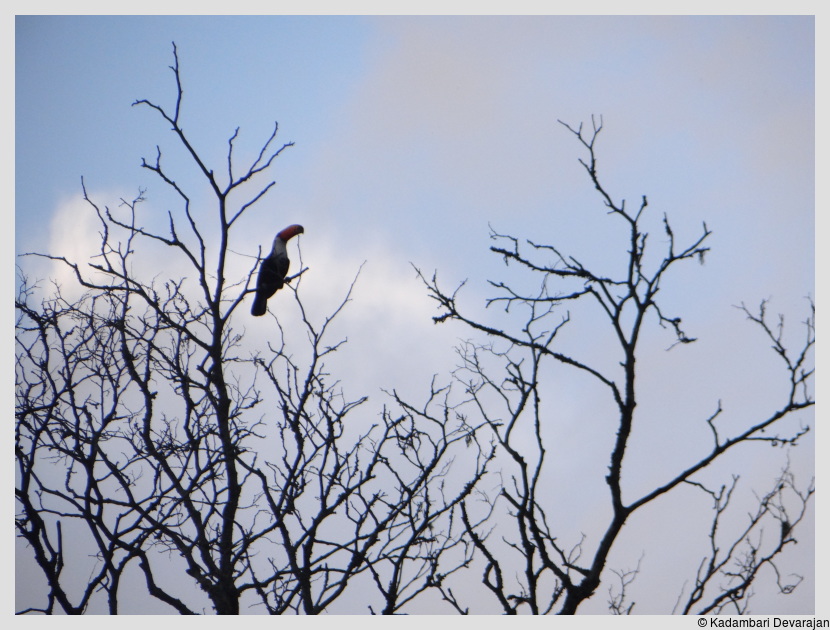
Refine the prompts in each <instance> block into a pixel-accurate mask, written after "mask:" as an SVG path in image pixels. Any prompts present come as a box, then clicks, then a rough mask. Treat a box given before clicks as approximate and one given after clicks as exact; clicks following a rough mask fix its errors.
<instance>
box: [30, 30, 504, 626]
mask: <svg viewBox="0 0 830 630" xmlns="http://www.w3.org/2000/svg"><path fill="white" fill-rule="evenodd" d="M173 52H174V59H175V63H174V65H173V66H171V69H172V71H173V74H174V76H175V80H176V99H175V104H174V106H173V108H172V111H171V110H168V109H166V108H165V107H162V106H160V105H157V104H155V103H152V102H150V101H148V100H139V101H136V102H135V103H134V105H136V106H139V107H146V108H149V109H150V110H152V111H153V112H155V113H156V114H158V115H159V116H161V118H162V119H163V120H164V121H165V122H166V123H167V124H168V125H169V126H170V128H171V129H172V131H173V134H174V135H175V138H176V140H177V143H178V144H179V145H180V147H182V148H183V149H184V151H185V154H186V156H188V159H189V161H190V164H191V165H195V167H196V169H197V172H198V173H199V174H200V177H201V181H202V185H201V187H199V186H197V185H195V184H184V183H182V181H181V180H179V179H178V178H177V176H176V175H175V174H174V173H173V172H171V170H169V168H168V166H167V164H166V162H165V161H164V160H163V157H164V155H163V153H162V151H161V149H160V148H158V149H157V152H156V157H155V159H154V160H151V161H147V160H144V161H143V162H142V166H143V167H144V168H145V169H147V170H149V171H150V172H152V173H153V174H154V175H155V176H157V178H158V179H159V180H160V181H161V182H162V183H163V185H164V186H166V187H167V189H168V190H170V191H172V192H173V194H174V196H175V198H177V199H178V201H179V208H178V209H176V210H175V211H170V212H169V213H168V217H167V224H168V228H167V231H166V232H164V231H159V230H156V229H154V228H153V227H148V226H147V223H148V222H149V223H151V224H152V223H153V222H154V221H153V220H154V217H151V216H150V217H148V216H147V215H146V214H142V212H141V209H142V206H141V202H142V201H144V191H141V192H140V193H139V194H138V196H137V197H136V198H135V199H133V200H132V201H124V200H122V203H121V205H120V206H119V207H118V208H115V209H112V210H111V209H110V208H108V207H106V206H103V207H102V206H100V205H99V204H97V203H96V202H94V201H93V200H92V199H91V198H90V197H89V196H88V194H87V191H86V188H85V187H84V190H83V192H84V198H85V200H86V201H87V202H88V207H89V208H90V209H91V210H92V211H94V212H95V213H96V215H97V217H98V220H99V225H100V236H101V241H100V250H99V252H98V254H97V255H96V256H95V257H94V259H93V262H91V263H89V264H88V265H83V264H81V263H78V262H76V261H71V260H67V259H66V258H64V257H61V256H59V255H56V254H40V256H43V257H45V258H47V259H51V260H52V261H56V262H58V263H59V264H61V265H64V266H65V267H66V268H67V269H69V270H71V272H72V273H73V275H74V277H75V279H76V280H77V282H78V284H79V286H80V287H81V288H82V289H83V291H84V293H83V295H82V296H81V297H80V298H77V299H75V298H72V299H70V298H64V296H63V294H64V291H63V287H61V286H58V285H54V286H53V287H52V289H51V291H50V292H48V293H47V295H46V297H45V298H40V297H38V296H39V295H41V294H42V293H43V291H42V290H41V288H40V287H38V286H37V285H35V284H32V283H30V282H29V280H28V279H27V277H26V275H25V274H24V273H23V272H22V271H21V278H20V281H19V291H18V298H17V300H16V303H15V306H16V309H17V335H16V338H17V349H16V374H15V376H16V433H15V453H16V462H17V464H16V476H17V479H16V489H15V496H16V502H17V509H16V529H17V534H18V536H19V537H21V538H22V539H24V540H25V541H26V543H27V545H28V547H29V549H30V550H31V552H32V554H33V557H34V560H35V562H36V563H37V566H38V567H39V568H40V570H41V571H42V573H43V575H44V577H45V579H46V592H45V594H44V600H43V604H42V605H40V606H35V607H30V608H28V609H26V610H23V611H21V612H24V613H31V612H40V613H53V612H58V611H62V612H65V613H71V614H78V613H84V612H87V611H89V610H90V609H91V607H95V606H97V607H98V609H100V606H101V605H102V604H103V605H104V606H105V607H106V610H108V611H109V612H110V613H113V614H114V613H118V612H119V611H121V610H123V606H124V602H125V598H126V597H128V596H129V597H130V599H131V601H133V602H134V601H135V600H136V598H137V597H140V595H136V592H135V588H136V581H137V579H138V580H142V581H143V584H144V586H145V589H146V594H147V595H149V596H150V597H152V598H155V599H156V600H158V601H159V602H162V603H163V604H165V605H167V606H168V607H169V609H170V610H171V611H175V612H178V613H182V614H192V613H196V612H200V611H202V610H213V611H215V612H216V613H220V614H237V613H239V612H241V611H242V610H244V609H245V608H247V607H251V606H259V607H261V608H263V609H264V610H266V611H267V612H269V613H284V612H299V613H307V614H315V613H320V612H322V611H324V610H327V609H329V608H330V607H331V606H332V605H333V604H334V602H336V601H337V600H338V599H340V598H342V596H343V594H344V593H346V592H348V588H349V587H350V586H351V587H353V589H355V590H356V591H358V592H361V593H362V595H363V596H362V597H361V598H359V599H356V600H355V601H359V602H360V604H361V606H363V607H364V609H367V610H368V606H370V605H371V604H372V602H375V605H377V606H379V607H380V608H381V611H382V612H384V613H393V612H396V611H398V610H399V609H401V607H403V606H405V605H406V604H407V603H409V602H410V601H412V600H413V598H415V597H417V596H418V595H419V594H420V593H422V592H424V591H425V590H429V589H431V588H432V586H433V584H435V583H440V582H441V581H442V580H443V578H444V576H445V575H447V574H450V573H453V572H454V571H457V570H459V569H460V568H463V567H464V566H466V565H467V564H468V563H469V561H470V550H469V549H468V548H466V547H464V546H463V540H462V538H461V537H460V535H459V534H460V528H459V526H458V525H456V524H455V519H454V510H455V508H456V506H457V505H458V504H459V502H460V501H462V500H463V499H464V498H465V497H467V496H469V494H470V492H471V491H472V489H473V487H474V485H475V483H476V481H477V480H478V479H479V478H480V477H481V476H482V475H483V474H484V473H485V472H486V465H487V462H488V460H489V458H490V457H491V449H490V448H489V447H488V446H487V445H483V444H480V443H479V440H478V436H477V433H476V429H477V428H476V427H474V426H471V425H469V424H468V423H466V422H465V421H464V420H463V418H460V417H456V416H454V415H452V414H451V413H449V411H448V410H447V408H446V407H442V409H443V411H445V412H446V414H445V415H444V416H442V417H441V418H436V417H434V416H432V415H429V413H426V412H424V411H422V412H419V411H417V410H415V409H414V408H408V407H407V408H400V407H399V406H397V405H395V404H394V403H393V404H391V405H390V406H389V407H388V408H387V409H384V410H381V411H379V412H376V413H375V414H371V413H370V412H368V411H366V405H365V403H366V401H367V397H366V396H358V397H349V396H347V394H346V393H345V392H344V391H343V386H341V385H340V382H339V381H338V379H337V378H336V377H333V376H332V375H331V374H329V372H328V369H327V367H326V361H327V359H328V358H329V357H330V356H331V355H332V354H333V353H336V352H342V351H344V344H345V341H344V340H331V339H330V336H331V333H330V324H331V322H332V321H333V320H334V319H335V318H337V317H339V316H341V314H342V312H343V310H344V308H345V307H346V305H347V303H348V302H349V300H350V295H351V288H349V289H348V290H347V291H345V292H344V295H343V297H342V300H341V301H340V302H339V303H337V304H335V305H333V310H332V312H331V314H330V315H328V316H326V317H321V316H320V315H319V314H312V313H308V312H307V311H306V308H305V306H304V302H303V298H302V293H303V291H302V283H303V278H305V277H306V276H305V274H306V272H309V275H310V276H311V277H313V270H311V269H309V268H301V269H300V271H299V272H298V273H297V274H295V275H294V276H293V277H291V278H289V279H288V280H289V281H290V284H289V285H287V286H288V288H287V290H284V292H283V294H281V295H280V300H281V308H285V309H287V308H289V306H290V305H292V304H293V308H294V309H295V313H298V316H297V317H296V321H297V324H296V325H297V326H298V327H299V328H300V330H292V331H290V334H287V333H286V331H284V330H283V324H282V321H281V319H278V318H277V317H276V316H272V318H271V323H270V332H269V333H268V334H269V336H268V337H267V338H266V339H263V340H261V343H259V344H258V346H257V349H255V350H254V349H251V348H246V344H245V340H244V337H243V334H242V333H241V332H239V328H238V325H237V326H236V327H235V326H234V323H236V322H237V320H238V318H240V317H246V316H247V312H246V310H245V309H242V310H240V306H241V305H242V303H243V300H244V299H245V297H246V296H247V295H248V294H249V293H251V292H252V291H253V289H252V288H251V287H252V277H253V274H254V270H255V269H256V267H257V264H258V262H259V259H258V258H257V259H254V257H252V259H251V261H252V262H251V264H250V266H248V267H247V271H245V272H243V273H242V274H241V275H240V274H237V272H236V271H234V267H233V265H231V264H230V262H229V260H230V256H231V254H233V253H234V252H235V251H239V250H240V249H241V248H240V247H238V244H239V241H238V237H236V234H237V232H238V225H239V220H240V218H241V217H242V216H243V215H245V214H248V213H251V212H253V211H254V210H255V208H257V207H258V206H257V204H260V203H261V202H262V201H263V199H264V198H265V197H266V195H267V193H268V191H269V190H270V189H271V188H272V187H273V186H274V181H273V180H272V181H270V182H267V183H265V184H264V185H259V186H257V185H256V181H258V180H260V179H262V178H263V177H266V176H267V173H268V172H269V170H270V169H271V168H272V166H273V165H274V164H275V161H276V160H277V158H278V157H279V156H280V155H281V154H282V153H283V151H284V150H285V149H286V148H287V147H289V146H291V143H287V144H283V145H281V146H278V145H277V143H276V138H277V130H278V129H277V125H276V124H275V125H274V130H273V132H272V133H271V135H270V137H269V138H268V139H267V140H266V141H265V143H264V145H263V146H262V148H261V150H260V151H259V153H258V155H256V156H255V158H254V159H253V161H252V162H251V163H250V164H249V165H248V166H247V167H245V168H243V169H242V170H241V171H240V170H239V168H238V166H237V162H238V159H237V158H236V157H235V155H234V143H235V141H236V140H237V139H238V135H239V130H238V129H237V130H236V131H235V132H234V133H233V135H232V136H231V137H230V139H229V142H228V151H227V164H226V171H225V173H226V174H225V176H224V177H223V176H221V175H219V173H220V172H221V171H220V169H214V168H211V167H210V166H209V165H208V164H207V163H206V162H205V161H203V159H202V157H201V156H200V153H199V152H198V151H197V149H196V148H195V147H194V146H193V144H192V143H191V141H190V139H189V138H188V136H187V135H186V134H185V132H184V131H183V129H182V125H181V112H182V98H183V89H182V81H181V74H180V71H179V61H178V53H177V51H176V48H175V45H174V47H173ZM205 189H206V190H207V192H208V197H209V198H210V199H211V200H212V201H211V206H212V209H211V210H210V211H208V209H206V207H205V204H203V203H201V202H200V203H199V204H196V203H195V202H192V199H194V198H197V197H198V196H199V195H202V194H203V193H204V191H205ZM197 205H198V208H197V207H196V206H197ZM235 245H236V246H237V247H236V249H234V246H235ZM154 246H155V247H159V246H160V247H161V250H162V251H163V252H164V255H165V256H166V257H167V258H168V259H169V260H170V261H172V260H178V261H182V262H184V264H185V265H186V267H187V269H188V272H187V273H186V274H183V275H182V276H181V277H168V276H164V275H162V276H160V279H159V277H156V278H153V277H152V273H151V272H150V271H147V270H146V265H145V264H144V262H146V261H142V260H140V259H139V258H137V257H138V256H139V254H140V253H141V252H142V251H144V250H145V249H148V248H152V247H154ZM141 270H144V271H143V273H142V272H141ZM355 281H357V276H356V277H355ZM286 292H287V293H288V295H285V293H286ZM266 341H267V343H266ZM299 357H302V358H299ZM440 396H441V390H440V389H435V388H434V389H433V391H432V395H431V397H430V398H431V399H432V398H437V399H440ZM432 404H433V403H432V400H430V402H428V404H427V407H425V409H426V410H428V409H429V408H430V406H431V405H432ZM347 418H348V422H346V420H347ZM451 463H452V464H453V465H454V466H455V467H456V468H457V469H458V470H463V471H464V473H465V474H464V475H463V476H462V479H463V481H462V482H460V483H454V482H453V481H452V480H448V479H447V471H448V469H449V466H450V464H451ZM87 577H88V579H87ZM79 583H81V584H82V585H83V586H82V587H81V588H78V586H77V585H78V584H79ZM367 587H369V588H367ZM353 599H355V598H353Z"/></svg>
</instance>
